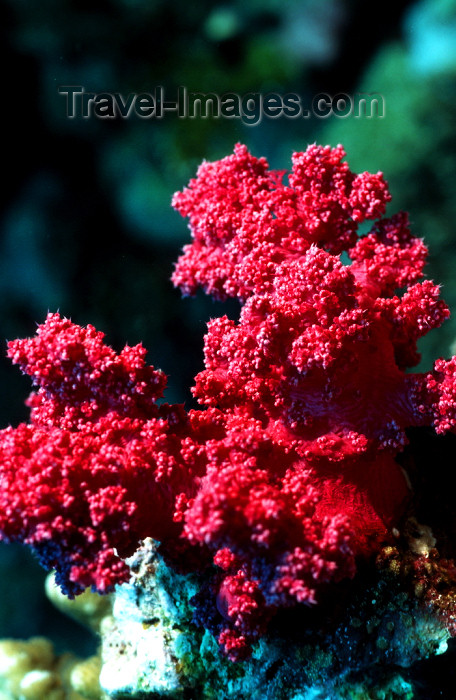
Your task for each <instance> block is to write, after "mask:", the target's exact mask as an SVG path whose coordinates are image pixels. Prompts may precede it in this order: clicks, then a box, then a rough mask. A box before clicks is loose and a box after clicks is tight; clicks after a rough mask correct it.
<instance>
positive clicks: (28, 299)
mask: <svg viewBox="0 0 456 700" xmlns="http://www.w3.org/2000/svg"><path fill="white" fill-rule="evenodd" d="M373 13H376V16H375V17H373ZM0 33H1V34H2V37H1V39H2V40H1V42H0V53H1V60H2V66H3V82H2V96H3V120H4V132H3V133H4V139H5V145H4V153H5V156H4V158H5V159H6V164H5V163H4V177H3V187H2V190H1V194H0V197H1V223H0V226H1V229H0V338H3V339H5V341H6V339H11V338H15V337H24V336H28V335H32V334H33V333H34V331H35V327H36V324H37V323H38V322H42V321H43V320H44V318H45V316H46V313H47V311H48V310H50V311H56V310H59V311H60V313H61V314H62V315H65V316H68V317H71V319H72V320H73V321H74V322H75V323H78V324H81V325H85V324H87V323H92V324H94V325H95V326H96V327H97V328H98V329H99V330H102V331H104V332H105V333H106V336H107V341H108V342H109V343H110V344H111V345H113V347H114V348H115V349H116V350H120V349H121V348H122V347H123V345H124V344H125V343H129V344H132V345H133V344H135V343H138V342H140V341H142V342H143V344H144V345H145V347H147V348H148V350H149V355H148V360H149V361H150V362H151V363H153V364H154V365H155V366H156V367H160V368H162V369H163V370H164V371H165V372H166V373H167V374H168V375H169V384H168V391H167V394H166V398H167V400H168V401H170V402H186V404H187V406H189V405H191V404H192V399H191V396H190V392H189V387H190V386H191V385H192V380H193V377H194V375H195V374H196V373H197V372H198V371H199V370H200V369H201V368H202V336H203V333H204V331H205V324H206V321H207V320H208V319H209V318H210V317H212V316H218V315H220V314H221V311H220V308H221V305H219V304H217V303H215V302H212V301H211V300H210V299H207V298H206V297H205V296H204V295H203V294H201V295H199V296H198V297H197V300H196V302H195V301H192V302H191V303H190V302H189V301H188V300H185V299H184V300H182V299H181V295H180V292H178V291H177V290H175V289H174V288H173V286H172V284H171V283H170V281H169V278H170V275H171V272H172V269H173V262H174V261H175V260H176V259H177V256H178V254H179V251H180V249H181V247H182V245H184V243H186V242H187V241H188V231H187V228H186V224H185V222H184V221H183V220H182V219H181V217H180V216H179V215H178V214H177V213H176V212H174V211H173V210H172V208H171V206H170V201H171V196H172V194H173V192H175V191H176V190H178V189H182V187H183V186H184V185H185V184H186V183H187V182H188V180H189V178H190V177H192V176H193V175H194V173H195V170H196V167H197V165H198V164H199V163H200V162H201V161H202V160H203V159H207V160H214V159H218V158H221V157H223V156H225V155H226V154H228V153H230V152H231V151H232V148H233V146H234V144H235V143H236V142H238V141H240V142H242V143H245V144H246V145H247V146H248V148H249V149H250V150H251V152H252V153H253V154H254V155H256V156H266V157H267V159H268V160H269V162H270V165H271V167H273V168H278V169H282V168H283V169H285V168H287V167H289V163H290V156H291V153H292V152H293V151H300V150H305V148H306V146H307V144H308V143H312V142H315V141H316V142H317V143H321V144H326V143H329V144H331V145H332V146H335V145H336V144H338V143H342V144H343V145H344V147H345V149H346V151H347V159H348V161H349V163H350V167H351V169H352V170H353V171H355V172H360V171H363V170H369V171H371V172H376V171H377V170H382V171H383V172H384V173H385V176H386V178H387V180H388V182H389V184H390V190H391V193H392V196H393V200H392V203H391V205H390V207H389V210H388V211H389V213H393V212H396V211H398V210H399V209H405V210H407V211H408V212H409V213H410V220H411V224H412V232H413V233H414V234H415V235H418V236H422V237H424V238H425V240H426V243H427V244H428V245H429V248H430V263H429V266H428V268H427V275H428V277H429V278H430V279H433V280H434V281H436V282H438V283H440V284H442V287H443V290H442V296H443V298H444V299H445V300H446V301H447V303H448V304H449V306H450V309H451V310H452V312H453V313H452V317H451V318H450V320H449V321H447V322H446V323H445V324H444V326H443V327H442V328H441V329H439V330H437V331H435V332H433V333H431V334H430V335H429V336H427V337H426V338H425V339H424V342H423V344H422V346H421V351H422V362H421V365H420V369H421V370H424V369H430V368H431V365H432V361H433V359H434V358H436V357H439V356H444V357H447V356H449V355H450V354H452V352H454V345H455V344H456V280H455V275H456V245H455V233H454V225H455V224H454V222H455V221H456V130H455V123H456V1H455V0H424V1H423V0H420V1H419V2H410V1H406V0H400V1H398V2H395V3H391V4H388V3H384V4H382V5H376V6H375V9H374V10H373V9H372V5H370V4H368V3H365V2H362V1H361V0H340V1H338V0H322V1H320V2H319V1H318V0H291V1H290V2H286V3H284V2H279V1H278V0H263V1H262V2H259V1H258V0H249V1H244V2H241V1H240V0H238V2H232V3H213V2H207V1H203V2H199V3H188V2H186V1H185V0H172V1H171V2H166V0H104V1H99V2H97V1H94V2H87V1H85V0H73V1H70V0H42V1H41V2H40V3H38V2H34V1H32V2H27V1H26V0H3V2H2V4H1V5H0ZM69 85H77V86H83V87H84V89H85V90H86V91H87V92H94V93H101V92H109V93H113V92H118V93H121V94H122V95H128V94H129V93H151V92H153V91H154V90H155V89H156V88H157V86H161V87H162V88H163V91H164V93H165V94H166V97H167V98H168V99H170V100H174V99H175V96H176V94H177V91H178V88H179V86H185V87H186V88H187V89H188V90H189V91H195V92H196V91H198V92H204V93H207V92H214V93H217V94H219V95H220V94H223V93H227V92H233V93H236V94H239V95H246V94H247V93H255V94H258V93H261V94H267V93H271V92H273V93H277V94H280V95H285V94H289V93H293V94H295V95H299V96H300V98H301V99H302V102H303V104H305V105H306V104H311V102H312V99H313V97H314V96H315V95H317V94H319V93H324V94H327V95H330V96H334V95H337V94H345V95H355V94H356V93H358V92H365V93H378V94H380V95H381V96H382V97H383V102H384V114H383V116H380V117H375V116H374V117H372V118H370V119H369V118H367V117H360V118H357V117H355V116H354V115H353V114H352V115H350V114H348V115H343V114H334V113H333V114H330V115H328V116H327V117H318V116H310V117H309V118H308V119H303V118H290V117H288V118H287V117H285V116H282V117H279V118H276V119H274V118H268V117H266V116H263V118H261V119H259V120H258V121H257V122H256V123H251V124H247V123H245V120H244V121H243V120H241V119H237V118H235V119H226V118H219V119H217V118H211V117H208V118H205V119H204V118H195V119H184V118H178V117H177V115H175V114H173V113H167V114H165V115H164V117H163V118H162V119H154V118H152V119H141V118H139V117H137V116H134V115H132V116H131V117H130V118H128V119H121V118H117V119H97V118H96V117H92V118H89V119H83V118H78V117H76V118H74V119H70V118H68V116H67V114H66V100H65V96H64V95H62V94H59V91H58V88H59V87H60V86H69ZM224 310H225V309H224ZM232 311H233V313H235V312H236V306H235V305H233V306H232ZM2 342H3V341H2ZM452 347H453V350H451V349H452ZM0 382H1V387H2V391H1V401H0V420H1V426H0V427H5V426H7V425H8V424H13V425H14V424H17V423H18V422H19V421H21V420H25V419H26V417H27V414H28V411H27V409H26V408H25V406H24V399H25V397H26V396H27V394H28V393H29V391H30V385H29V381H28V379H26V378H24V377H21V376H20V374H19V371H18V370H17V369H16V368H13V367H12V366H11V364H10V362H9V361H8V360H7V359H6V358H5V352H4V350H2V351H1V353H0ZM0 574H1V575H0V637H9V636H12V637H21V638H26V637H29V636H32V635H36V634H44V635H46V636H49V637H50V638H51V639H53V640H54V641H55V643H56V645H57V648H58V649H67V648H70V649H73V650H74V651H76V652H78V653H81V654H86V653H90V651H91V650H92V649H94V648H95V644H96V643H95V641H94V640H93V639H91V638H90V637H89V635H88V633H87V634H86V633H85V632H84V630H82V629H80V628H79V627H78V626H77V625H76V623H74V624H73V623H71V622H70V621H69V620H68V619H67V618H63V617H60V616H59V615H58V614H57V613H55V612H54V611H53V610H52V609H51V606H50V604H49V603H48V602H47V600H46V599H45V597H44V593H43V592H42V589H43V585H42V582H43V580H44V576H45V572H44V571H42V570H41V569H40V567H39V566H38V565H37V564H36V562H34V561H33V559H32V558H31V555H30V554H29V553H28V552H26V551H25V550H24V551H23V550H22V549H21V548H18V547H16V546H6V545H2V546H1V548H0ZM455 647H456V643H455V641H454V640H453V641H452V642H450V650H449V651H448V652H447V653H446V654H444V655H443V656H442V657H438V658H435V659H432V660H429V661H427V662H420V663H419V664H416V665H415V666H414V667H412V668H411V669H409V674H410V679H411V681H412V682H413V684H414V688H415V692H416V696H417V697H423V698H434V697H435V698H445V697H448V698H453V697H454V692H451V687H452V684H454V681H455V672H454V670H453V667H454V665H455V658H456V648H455Z"/></svg>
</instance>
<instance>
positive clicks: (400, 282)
mask: <svg viewBox="0 0 456 700" xmlns="http://www.w3.org/2000/svg"><path fill="white" fill-rule="evenodd" d="M343 157H344V152H343V149H342V148H341V147H340V146H338V147H337V148H334V149H331V148H330V147H325V148H322V147H319V146H316V145H314V146H310V147H309V148H308V149H307V151H306V152H305V153H297V154H295V155H294V156H293V168H292V172H291V173H290V175H289V177H288V183H286V182H284V173H282V172H274V171H270V170H269V168H268V164H267V162H266V160H265V159H264V158H261V159H257V158H255V157H254V156H252V155H251V154H249V153H248V151H247V149H246V148H245V147H244V146H239V145H238V146H236V148H235V151H234V154H233V155H231V156H229V157H227V158H224V159H223V160H221V161H218V162H215V163H203V165H202V166H201V167H200V169H199V171H198V176H197V178H196V179H195V180H192V181H191V183H190V185H189V187H188V188H187V189H185V190H184V191H183V192H181V193H177V194H176V195H175V197H174V200H173V202H174V206H175V207H176V208H177V209H178V211H179V212H180V213H181V214H182V215H184V216H188V217H189V219H190V228H191V231H192V236H193V239H194V240H193V243H192V244H190V245H188V246H186V248H185V249H184V254H183V256H182V257H181V258H180V260H179V261H178V263H177V266H176V269H175V272H174V275H173V280H174V283H175V284H176V285H178V286H180V287H181V288H182V290H183V292H184V293H187V294H192V293H194V292H195V291H196V289H197V287H198V286H202V287H203V288H204V289H205V290H206V291H207V292H209V293H211V294H213V295H214V296H215V297H216V298H219V299H224V298H226V297H229V296H232V297H236V298H238V299H239V300H240V301H241V303H242V309H241V313H240V318H239V321H237V322H236V321H233V320H230V319H228V318H227V317H226V316H225V317H222V318H219V319H214V320H212V321H210V323H209V324H208V333H207V336H206V338H205V369H204V370H203V371H202V372H200V373H199V374H198V375H197V377H196V382H195V387H194V389H193V393H194V395H195V397H196V398H197V400H198V401H199V402H200V404H201V405H202V409H201V410H192V411H189V412H188V413H186V412H185V411H184V409H183V408H182V407H179V406H174V407H171V406H167V405H166V404H164V405H161V406H157V404H156V399H157V398H158V397H159V396H160V395H161V392H162V390H163V387H164V377H163V375H162V374H161V373H159V372H157V371H156V370H154V369H153V368H150V367H147V366H146V365H145V362H144V350H143V349H142V348H141V347H136V348H126V349H125V350H124V351H122V353H121V354H120V355H116V354H115V353H114V352H113V351H112V350H111V349H110V348H108V347H107V346H105V345H104V343H103V338H102V334H99V333H97V332H96V331H95V329H93V328H92V327H90V326H89V327H88V328H86V329H82V328H79V327H78V326H76V325H74V324H72V323H71V322H70V321H67V320H65V319H61V318H60V317H59V316H58V315H56V314H51V315H50V316H49V317H48V319H47V321H46V323H45V324H44V326H42V327H40V329H39V332H38V336H37V338H35V339H32V340H26V341H14V342H13V343H11V344H10V348H9V354H10V356H11V358H12V359H13V361H15V362H17V363H18V364H19V365H20V367H21V368H22V369H23V370H24V371H25V372H27V373H29V374H30V375H31V376H32V377H33V378H34V382H35V384H36V385H37V386H38V387H39V389H38V392H37V393H36V394H33V395H32V398H31V399H30V406H31V408H32V415H31V423H30V425H21V426H19V427H18V428H16V429H13V428H8V429H6V430H5V431H3V433H2V435H1V439H0V464H1V467H0V478H1V483H2V490H1V492H0V507H1V509H2V510H1V514H0V532H1V533H2V536H3V538H4V539H10V540H13V539H18V540H21V541H25V542H27V543H28V544H30V545H32V546H33V548H34V549H35V550H36V551H37V552H38V554H39V555H40V556H41V558H42V559H43V561H44V562H45V563H46V564H47V565H50V566H55V567H56V568H57V571H58V574H59V580H60V582H61V584H62V586H64V587H65V588H66V589H67V590H68V591H69V592H70V593H75V592H78V591H79V590H80V589H81V588H82V587H83V586H85V585H90V584H91V585H93V586H95V587H96V588H97V589H98V590H100V591H105V590H109V589H110V588H111V587H112V585H113V584H114V583H117V582H121V581H123V580H125V578H126V576H127V574H128V570H127V567H126V565H125V564H124V562H123V560H122V557H124V556H125V555H127V554H129V553H130V552H131V551H132V550H133V549H134V548H135V546H136V545H137V543H138V541H139V540H140V539H141V538H144V537H146V536H151V537H153V538H155V539H157V540H159V541H160V542H161V543H162V548H163V551H164V552H165V553H166V554H167V556H168V559H169V561H170V562H173V556H174V561H175V560H176V558H177V557H178V556H179V553H180V552H182V551H183V549H182V546H183V547H184V549H187V550H190V551H191V550H195V551H199V552H200V554H201V556H200V559H199V567H200V569H203V568H204V569H205V571H206V579H205V583H202V590H201V594H200V595H199V596H196V598H195V606H196V608H197V610H196V619H198V620H200V621H202V623H203V624H205V625H206V626H207V627H208V628H209V629H211V630H212V631H213V632H214V633H215V634H217V635H218V638H219V642H220V645H221V647H222V648H223V649H224V650H225V652H226V653H227V654H228V655H229V656H230V658H232V659H242V658H244V657H245V656H246V655H247V654H248V653H249V649H250V645H251V644H252V642H253V641H254V640H255V639H257V638H258V636H259V635H261V634H263V633H264V632H265V630H266V629H267V625H268V621H269V620H270V619H271V618H272V617H273V616H274V614H275V613H276V612H277V611H278V610H280V609H282V608H284V607H290V606H293V605H297V604H311V603H314V602H316V601H317V600H318V596H319V593H320V592H321V590H322V588H324V587H325V586H326V585H327V584H330V583H331V582H336V581H339V580H341V579H342V578H345V577H350V576H353V575H354V573H355V570H356V559H357V557H366V556H369V555H370V554H371V553H372V552H374V551H376V549H378V548H379V546H380V542H381V541H384V540H387V539H388V537H389V536H390V532H391V529H392V527H393V526H395V525H397V524H398V522H399V520H400V518H401V516H402V514H403V512H404V509H405V507H406V504H407V502H408V499H409V493H410V492H409V487H408V485H407V480H406V477H405V476H404V473H403V471H402V469H401V467H400V466H399V464H398V463H397V462H396V459H395V458H396V456H397V454H398V453H399V452H400V451H401V450H402V449H403V447H404V445H405V444H406V441H407V439H406V434H405V429H406V428H407V427H409V426H420V425H428V426H434V428H435V429H436V430H437V431H438V432H444V431H447V430H453V429H454V427H455V425H456V418H455V416H456V382H455V380H454V376H455V373H456V372H455V369H454V367H455V360H450V361H448V362H445V361H443V360H439V361H437V363H436V366H435V368H434V370H433V371H432V372H429V373H427V374H406V373H405V369H406V368H407V367H411V366H413V365H414V364H416V362H417V360H418V358H419V355H418V353H417V348H416V343H417V340H418V339H419V338H420V337H421V336H422V335H424V334H425V333H427V332H428V330H430V329H432V328H435V327H437V326H439V325H440V324H441V323H442V321H443V320H444V319H445V318H446V317H447V316H448V309H447V307H446V306H445V304H444V303H443V302H442V301H441V300H440V299H439V289H438V287H437V286H436V285H434V284H433V283H431V282H430V281H428V280H424V281H420V280H421V277H422V273H423V267H424V264H425V259H426V254H427V250H426V247H425V246H424V244H423V242H422V241H421V240H420V239H417V238H415V237H413V236H412V235H411V233H410V230H409V226H408V219H407V216H406V215H405V214H403V213H400V214H397V215H395V216H393V217H391V218H381V217H383V216H384V214H385V207H386V204H387V202H388V201H389V199H390V195H389V193H388V189H387V185H386V182H385V180H384V179H383V176H382V175H381V174H380V173H377V174H376V175H371V174H369V173H362V174H360V175H355V174H354V173H352V172H351V171H350V170H349V167H348V165H347V164H346V163H345V162H343ZM368 219H371V220H376V221H375V223H374V225H373V227H372V230H371V231H370V232H369V233H367V234H365V235H361V236H358V233H357V229H358V226H359V224H360V223H362V222H364V221H366V220H368ZM341 253H344V255H345V256H346V257H345V258H344V257H342V256H341ZM173 553H174V554H173ZM187 553H188V552H187ZM211 558H212V561H213V564H212V565H210V566H209V568H208V562H210V561H211ZM191 561H192V562H193V564H192V566H193V567H196V568H197V569H198V564H196V563H195V562H196V561H197V559H195V558H194V559H193V560H192V559H191V558H188V562H191ZM189 565H190V564H189ZM207 577H208V578H207ZM208 593H209V597H208Z"/></svg>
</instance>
